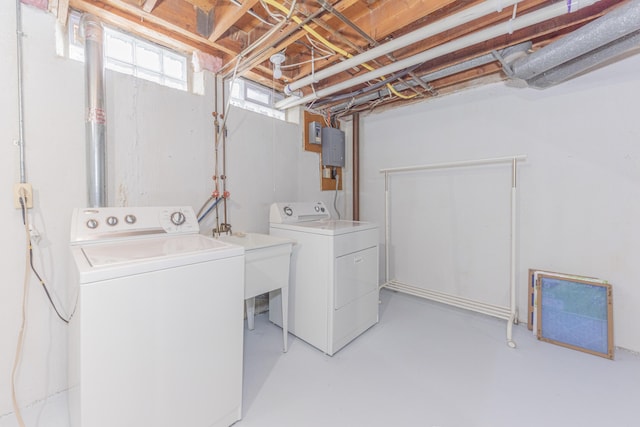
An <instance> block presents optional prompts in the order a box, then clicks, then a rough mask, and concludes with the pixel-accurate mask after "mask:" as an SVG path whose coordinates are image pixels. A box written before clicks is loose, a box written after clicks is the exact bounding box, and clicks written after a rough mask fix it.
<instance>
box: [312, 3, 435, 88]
mask: <svg viewBox="0 0 640 427" xmlns="http://www.w3.org/2000/svg"><path fill="white" fill-rule="evenodd" d="M316 1H317V2H318V3H319V4H320V5H321V6H322V7H323V8H324V9H325V10H326V11H327V12H329V13H332V14H333V15H335V16H336V18H338V19H339V20H340V21H342V22H343V23H344V24H346V25H348V26H349V27H350V28H351V29H352V30H353V31H355V32H356V33H358V34H360V37H362V38H363V39H365V40H366V41H367V42H368V43H369V45H370V46H371V47H378V46H380V43H378V41H377V40H376V39H374V38H373V37H371V36H370V35H369V34H367V33H366V32H365V31H364V30H363V29H362V28H360V27H359V26H358V25H356V24H355V23H354V22H353V21H351V20H350V19H349V18H347V17H346V16H344V15H343V14H342V13H340V12H339V11H338V10H336V8H334V7H333V6H331V4H329V3H328V2H327V1H326V0H316ZM358 51H359V52H360V53H364V52H363V51H362V49H358ZM386 56H387V58H389V60H390V61H392V62H395V61H397V59H396V58H395V57H394V56H393V55H392V54H391V53H387V55H386ZM408 74H409V75H411V78H413V79H414V80H415V82H416V83H418V85H420V86H422V85H423V83H422V82H421V81H420V79H419V78H418V76H416V75H415V74H414V73H413V72H409V73H408ZM389 84H391V83H389ZM407 87H410V88H413V86H407ZM423 88H424V89H426V87H424V86H423ZM390 89H392V88H390ZM416 93H417V92H416Z"/></svg>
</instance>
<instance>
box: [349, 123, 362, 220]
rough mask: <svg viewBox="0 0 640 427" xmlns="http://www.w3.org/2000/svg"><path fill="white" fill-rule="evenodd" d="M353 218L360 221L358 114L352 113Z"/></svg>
mask: <svg viewBox="0 0 640 427" xmlns="http://www.w3.org/2000/svg"><path fill="white" fill-rule="evenodd" d="M352 117H353V121H352V126H353V129H352V133H353V135H352V138H353V142H352V143H353V149H352V151H353V184H352V185H351V186H352V191H353V196H352V197H353V220H354V221H360V114H359V113H353V116H352Z"/></svg>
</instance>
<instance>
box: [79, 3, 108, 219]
mask: <svg viewBox="0 0 640 427" xmlns="http://www.w3.org/2000/svg"><path fill="white" fill-rule="evenodd" d="M82 29H83V33H84V40H85V41H84V59H85V90H86V93H85V103H86V117H85V119H86V123H85V131H86V139H87V141H86V144H87V147H86V151H87V190H88V203H89V207H92V208H95V207H101V206H106V205H107V197H106V193H107V191H106V190H107V186H106V156H107V152H106V114H105V107H104V60H103V52H102V38H103V29H102V24H101V23H100V21H99V20H98V19H97V18H96V17H94V16H92V15H87V14H85V15H83V16H82Z"/></svg>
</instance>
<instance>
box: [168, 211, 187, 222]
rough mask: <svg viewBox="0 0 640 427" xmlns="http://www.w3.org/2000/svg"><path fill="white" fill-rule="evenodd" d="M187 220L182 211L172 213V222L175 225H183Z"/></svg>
mask: <svg viewBox="0 0 640 427" xmlns="http://www.w3.org/2000/svg"><path fill="white" fill-rule="evenodd" d="M186 220H187V217H185V216H184V214H183V213H182V212H179V211H178V212H174V213H172V214H171V222H172V223H173V225H182V224H184V222H185V221H186Z"/></svg>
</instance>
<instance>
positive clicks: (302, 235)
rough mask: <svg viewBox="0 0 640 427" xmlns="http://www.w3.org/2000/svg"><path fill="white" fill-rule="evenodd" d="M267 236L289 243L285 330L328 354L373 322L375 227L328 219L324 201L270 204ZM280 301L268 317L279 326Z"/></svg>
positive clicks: (375, 306)
mask: <svg viewBox="0 0 640 427" xmlns="http://www.w3.org/2000/svg"><path fill="white" fill-rule="evenodd" d="M269 233H270V234H272V235H274V236H278V237H284V238H287V239H291V240H294V241H295V242H296V244H295V245H294V246H293V251H292V256H291V272H290V282H289V316H288V327H289V331H290V332H291V333H292V334H293V335H295V336H297V337H298V338H300V339H302V340H304V341H306V342H307V343H309V344H311V345H313V346H314V347H316V348H318V349H320V350H322V351H323V352H325V353H326V354H328V355H330V356H332V355H333V354H335V353H336V352H337V351H338V350H340V349H341V348H343V347H344V346H345V345H347V344H348V343H349V342H351V341H352V340H353V339H355V338H356V337H358V336H359V335H360V334H362V333H363V332H364V331H366V330H367V329H369V328H370V327H371V326H373V325H375V324H376V323H377V322H378V239H379V236H378V226H377V225H376V224H374V223H370V222H360V221H347V220H332V219H331V214H330V213H329V209H327V207H326V205H325V204H324V203H323V202H295V203H274V204H273V205H271V208H270V213H269ZM280 298H281V297H280V296H279V295H277V294H274V295H272V296H271V298H270V300H269V319H270V320H271V321H272V322H274V323H275V324H277V325H282V316H281V314H280V313H281V309H280V307H281V303H282V301H281V299H280Z"/></svg>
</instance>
